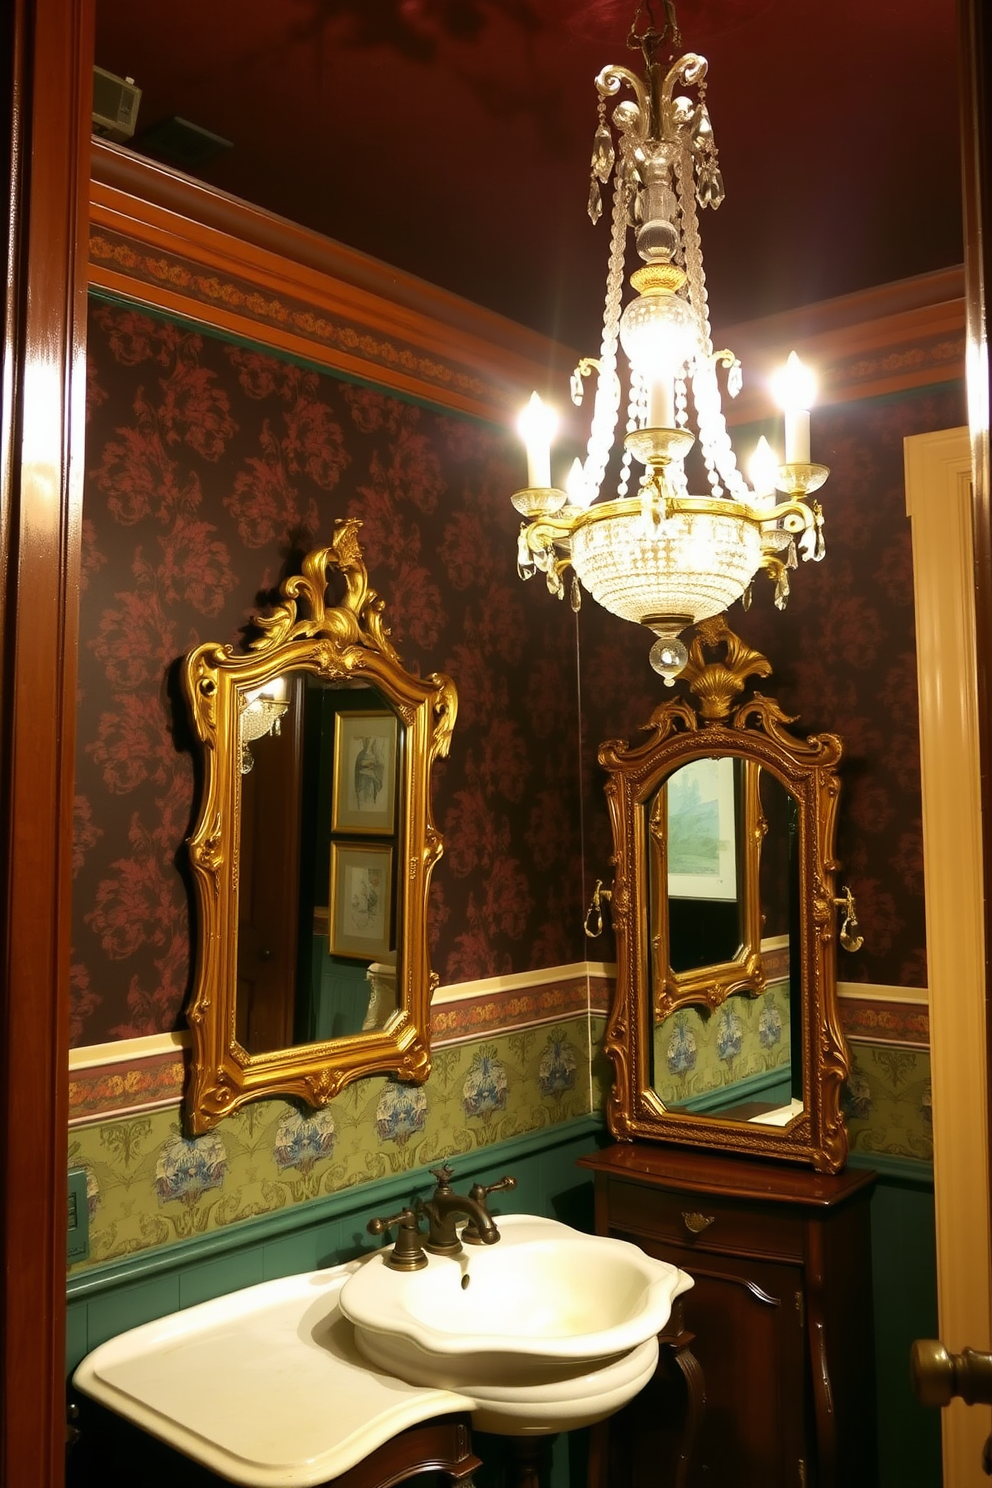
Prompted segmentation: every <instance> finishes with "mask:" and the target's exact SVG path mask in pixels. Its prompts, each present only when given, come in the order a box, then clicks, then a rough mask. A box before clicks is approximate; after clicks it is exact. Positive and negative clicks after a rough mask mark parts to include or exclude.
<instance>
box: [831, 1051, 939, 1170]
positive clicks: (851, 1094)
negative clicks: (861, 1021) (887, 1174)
mask: <svg viewBox="0 0 992 1488" xmlns="http://www.w3.org/2000/svg"><path fill="white" fill-rule="evenodd" d="M844 1113H845V1115H846V1117H847V1125H848V1130H849V1132H850V1137H851V1151H852V1152H862V1153H865V1154H866V1155H868V1154H870V1155H873V1156H876V1157H881V1156H884V1157H910V1158H916V1159H918V1160H922V1161H924V1162H932V1161H933V1123H932V1119H931V1100H930V1051H929V1049H927V1048H923V1047H920V1046H917V1047H915V1048H914V1047H910V1046H909V1045H902V1046H898V1045H891V1044H890V1045H885V1044H863V1043H858V1042H855V1041H854V1040H852V1041H851V1078H850V1079H849V1081H848V1083H847V1087H846V1089H845V1092H844Z"/></svg>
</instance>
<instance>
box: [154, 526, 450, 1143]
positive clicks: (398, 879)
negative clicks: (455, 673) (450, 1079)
mask: <svg viewBox="0 0 992 1488" xmlns="http://www.w3.org/2000/svg"><path fill="white" fill-rule="evenodd" d="M360 525H361V524H360V522H358V521H357V520H355V519H349V520H348V521H345V522H339V523H338V524H337V525H336V528H335V532H334V538H333V542H332V544H331V546H330V547H327V548H318V549H315V550H314V551H313V552H311V553H308V554H307V555H306V557H305V558H304V560H303V563H302V572H301V573H300V574H299V575H294V576H293V577H291V578H289V579H286V580H285V582H284V583H283V584H282V586H281V589H280V600H279V602H278V603H276V604H275V605H274V606H273V607H272V609H271V610H270V611H269V612H267V613H262V614H260V615H258V616H256V618H255V627H256V629H257V631H258V632H259V633H258V634H257V635H256V637H255V639H253V640H252V641H251V642H250V644H249V648H248V650H247V651H246V652H244V653H243V654H236V653H235V652H234V651H233V649H232V648H231V647H229V646H225V645H221V644H216V643H207V644H205V645H202V646H198V647H197V648H196V649H195V650H194V651H191V652H190V653H189V654H188V655H187V656H186V658H185V661H184V664H183V670H182V684H183V690H184V692H185V695H186V700H187V703H188V705H189V711H190V718H191V721H192V724H193V728H194V732H195V735H196V738H197V740H198V741H199V745H200V764H201V776H202V786H201V791H200V802H199V810H198V814H197V819H196V823H195V825H194V829H193V832H192V835H191V837H190V839H189V844H188V846H189V861H190V866H191V868H192V871H193V883H194V888H195V891H196V898H197V910H198V913H197V917H196V933H197V944H196V967H195V980H194V987H193V995H192V998H191V1001H190V1006H189V1011H188V1015H187V1016H188V1019H189V1024H190V1029H191V1031H192V1035H193V1059H192V1065H191V1076H190V1083H189V1088H188V1093H187V1102H186V1113H187V1120H188V1124H189V1127H190V1129H191V1130H192V1132H193V1133H194V1135H196V1134H199V1133H200V1132H203V1131H207V1130H209V1128H210V1127H211V1126H213V1125H214V1124H215V1123H216V1122H217V1121H219V1120H220V1119H221V1118H222V1117H223V1116H225V1115H226V1114H228V1113H229V1112H231V1111H234V1110H236V1109H237V1108H238V1107H239V1106H240V1105H241V1104H243V1103H244V1102H245V1101H248V1100H254V1099H257V1098H258V1097H259V1096H263V1095H273V1094H276V1093H280V1094H287V1095H297V1096H300V1097H302V1098H303V1099H304V1100H306V1101H308V1102H309V1103H310V1104H312V1105H318V1106H319V1105H324V1104H326V1102H327V1101H329V1100H331V1099H332V1098H333V1097H334V1096H335V1095H336V1094H337V1093H338V1091H339V1090H340V1089H341V1088H342V1086H343V1085H345V1084H347V1083H348V1082H349V1081H351V1080H354V1079H357V1078H359V1077H360V1076H362V1075H369V1074H395V1075H398V1076H399V1077H400V1078H402V1079H406V1080H412V1081H421V1080H424V1079H426V1078H427V1075H428V1073H429V1072H430V1042H429V1031H430V1011H429V1010H430V996H431V990H432V986H433V984H434V981H435V980H436V979H435V978H434V977H433V974H432V972H431V970H430V965H429V959H428V950H427V898H428V891H429V886H430V877H431V873H432V870H433V868H434V864H435V863H436V862H437V860H438V858H439V857H440V856H441V851H442V842H441V837H440V834H439V833H438V831H437V829H436V827H435V825H434V822H433V819H432V816H431V805H430V801H431V793H430V783H431V770H432V768H433V764H434V761H435V760H436V759H437V758H439V757H440V756H442V755H445V754H447V752H448V745H449V742H450V738H451V731H452V728H453V727H454V721H455V715H456V712H457V707H458V704H457V697H456V694H455V689H454V684H453V683H452V681H451V679H450V677H446V676H444V675H443V673H431V674H430V675H429V676H427V677H420V676H417V675H415V674H414V673H412V672H408V671H407V670H406V669H405V668H404V667H403V665H402V663H401V661H400V658H399V656H398V655H397V653H396V650H395V649H394V647H393V645H392V643H391V642H390V640H389V630H388V628H387V626H386V622H385V616H384V610H385V605H384V602H383V601H382V600H381V599H380V598H379V597H378V595H377V594H376V593H375V591H374V590H372V589H371V588H370V587H369V584H368V574H367V572H366V570H365V565H364V562H363V559H362V553H361V548H360V547H359V544H358V540H357V535H356V534H357V529H358V528H359V527H360ZM329 577H330V579H331V580H333V581H334V582H333V587H334V588H335V589H342V588H343V595H342V597H341V599H340V602H339V603H333V602H332V596H331V594H330V592H329V589H328V583H329Z"/></svg>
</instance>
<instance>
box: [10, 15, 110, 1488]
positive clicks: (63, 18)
mask: <svg viewBox="0 0 992 1488" xmlns="http://www.w3.org/2000/svg"><path fill="white" fill-rule="evenodd" d="M0 30H2V33H3V34H2V40H3V42H4V43H6V45H5V47H4V48H3V61H2V62H0V68H2V69H3V72H4V74H5V76H4V78H3V82H4V83H5V84H6V85H7V86H6V87H5V89H4V93H3V104H2V105H0V107H2V109H3V114H2V125H0V127H2V128H3V131H4V147H5V148H4V152H3V153H4V159H5V161H6V162H7V176H8V187H9V201H10V216H9V230H8V235H7V241H6V244H5V250H4V258H5V267H6V269H7V273H6V275H5V280H4V284H5V295H4V341H3V382H2V390H0V401H2V412H0V450H2V466H0V605H2V611H0V626H2V641H0V699H2V702H0V706H2V710H3V726H2V734H0V831H2V839H0V884H2V891H3V892H2V895H0V915H2V918H3V967H2V973H0V1013H2V1025H0V1123H2V1134H0V1138H2V1141H0V1205H2V1216H3V1232H2V1239H0V1246H2V1261H3V1265H2V1271H0V1326H2V1332H0V1358H2V1366H0V1367H2V1380H0V1399H2V1404H0V1483H2V1484H3V1485H4V1488H49V1485H55V1488H57V1485H59V1484H61V1483H62V1481H63V1476H64V1441H65V1411H64V1401H63V1396H64V1384H63V1380H64V1374H65V1249H66V1180H65V1172H66V1148H67V1134H66V1114H67V1094H68V1071H67V1058H66V1053H67V1047H68V1016H67V1010H68V972H69V938H68V923H69V921H68V909H69V894H70V869H71V850H72V781H73V716H74V712H75V686H76V655H75V647H76V625H77V620H76V616H77V608H78V603H77V601H78V594H77V590H78V583H77V566H78V554H79V514H80V506H81V495H82V460H83V438H82V433H83V417H84V412H85V405H84V390H85V344H84V335H85V312H86V237H87V234H86V223H87V212H88V161H89V116H90V109H91V102H90V100H91V93H92V74H91V68H92V47H93V13H92V5H91V0H12V3H11V4H10V6H9V7H5V15H4V18H3V20H2V21H0Z"/></svg>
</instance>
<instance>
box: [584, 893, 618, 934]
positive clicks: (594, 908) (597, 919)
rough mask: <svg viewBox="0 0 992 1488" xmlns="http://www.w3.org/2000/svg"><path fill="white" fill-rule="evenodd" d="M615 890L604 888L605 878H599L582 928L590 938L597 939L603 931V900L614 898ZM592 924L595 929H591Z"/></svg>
mask: <svg viewBox="0 0 992 1488" xmlns="http://www.w3.org/2000/svg"><path fill="white" fill-rule="evenodd" d="M612 898H613V890H612V889H604V888H603V880H602V879H601V878H597V880H596V887H595V888H594V889H593V891H592V902H591V904H590V905H589V908H588V909H587V910H586V917H585V919H584V920H583V921H582V928H583V930H584V931H585V932H586V936H587V937H588V939H589V940H597V939H598V938H599V936H601V935H602V933H603V900H604V899H607V900H609V899H612ZM590 925H592V926H593V929H591V930H590V928H589V927H590Z"/></svg>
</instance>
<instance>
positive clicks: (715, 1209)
mask: <svg viewBox="0 0 992 1488" xmlns="http://www.w3.org/2000/svg"><path fill="white" fill-rule="evenodd" d="M607 1212H608V1216H609V1218H608V1223H609V1228H610V1232H611V1233H612V1234H623V1235H625V1236H628V1235H629V1236H631V1237H634V1238H636V1237H639V1236H645V1237H648V1238H651V1239H654V1240H656V1241H659V1242H662V1243H663V1242H665V1241H669V1242H670V1243H672V1244H673V1245H678V1246H680V1247H688V1248H689V1249H690V1250H706V1251H716V1252H723V1253H725V1254H733V1255H746V1256H766V1257H767V1258H768V1259H770V1260H783V1261H802V1259H803V1232H804V1225H803V1221H802V1219H801V1218H800V1217H799V1216H798V1215H796V1214H790V1213H789V1212H788V1210H783V1208H782V1206H781V1205H773V1204H769V1205H763V1204H759V1203H754V1202H748V1203H746V1204H745V1203H735V1202H734V1201H733V1200H729V1199H726V1198H715V1197H713V1198H711V1197H710V1196H709V1195H708V1194H699V1193H692V1192H679V1191H678V1190H670V1189H659V1188H653V1187H652V1188H648V1187H645V1186H644V1185H643V1184H639V1183H626V1182H624V1181H623V1180H621V1179H611V1180H610V1181H609V1185H608V1211H607Z"/></svg>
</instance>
